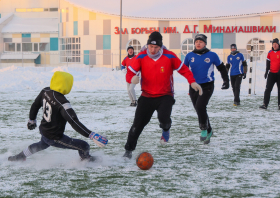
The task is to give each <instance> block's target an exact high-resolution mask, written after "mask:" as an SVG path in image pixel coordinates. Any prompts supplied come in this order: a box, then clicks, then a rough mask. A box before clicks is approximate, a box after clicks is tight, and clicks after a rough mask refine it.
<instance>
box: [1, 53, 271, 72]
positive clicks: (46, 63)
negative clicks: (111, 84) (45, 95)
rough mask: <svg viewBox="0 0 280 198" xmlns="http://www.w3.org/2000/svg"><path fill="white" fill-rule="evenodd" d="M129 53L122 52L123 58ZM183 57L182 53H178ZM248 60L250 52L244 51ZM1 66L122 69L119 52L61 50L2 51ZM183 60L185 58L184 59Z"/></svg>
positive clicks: (224, 57) (261, 58) (222, 55)
mask: <svg viewBox="0 0 280 198" xmlns="http://www.w3.org/2000/svg"><path fill="white" fill-rule="evenodd" d="M217 54H218V56H219V58H220V59H221V60H222V61H223V62H224V63H226V62H227V57H228V55H229V54H227V53H217ZM126 55H127V54H122V60H123V59H124V58H125V56H126ZM176 55H177V56H178V57H179V58H180V59H183V58H184V56H182V54H176ZM243 55H244V57H245V59H246V60H248V61H247V62H249V59H250V54H249V53H243ZM266 56H267V52H264V53H262V54H261V55H260V56H256V57H254V62H255V61H265V60H266ZM0 57H1V58H0V67H7V66H13V65H14V66H21V67H28V66H36V67H58V66H71V67H79V66H83V67H85V66H88V67H107V68H111V69H117V70H118V69H120V64H119V54H116V53H110V54H60V53H59V52H56V53H54V52H40V53H7V52H5V53H0ZM182 61H183V60H182Z"/></svg>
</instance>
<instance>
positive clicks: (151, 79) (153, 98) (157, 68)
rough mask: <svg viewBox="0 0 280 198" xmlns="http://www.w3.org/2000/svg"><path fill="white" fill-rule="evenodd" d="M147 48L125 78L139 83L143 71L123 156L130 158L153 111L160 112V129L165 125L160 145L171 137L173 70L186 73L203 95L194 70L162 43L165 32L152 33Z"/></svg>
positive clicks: (191, 82) (195, 88)
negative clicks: (193, 72)
mask: <svg viewBox="0 0 280 198" xmlns="http://www.w3.org/2000/svg"><path fill="white" fill-rule="evenodd" d="M146 47H147V48H144V49H143V48H142V50H143V51H142V52H140V53H139V54H138V55H137V57H136V60H135V61H134V62H133V64H132V65H131V66H129V67H128V70H127V75H126V79H127V82H129V83H130V82H131V83H133V84H137V83H139V76H137V75H136V74H137V73H138V72H139V71H141V88H142V94H141V96H140V97H139V99H138V106H137V108H136V112H135V118H134V121H133V124H132V126H131V128H130V131H129V133H128V138H127V142H126V144H125V150H126V151H125V154H124V155H123V157H125V158H129V159H130V158H131V157H132V151H133V150H135V148H136V144H137V140H138V138H139V136H140V134H141V132H142V131H143V129H144V127H145V126H146V125H147V124H148V123H149V121H150V119H151V117H152V115H153V113H154V111H157V113H158V120H159V122H160V125H159V126H160V128H162V137H161V140H160V143H161V144H166V143H167V142H168V140H169V135H170V127H171V118H170V116H171V111H172V106H173V104H174V103H175V100H174V88H173V84H174V82H173V70H177V71H178V72H179V73H180V74H181V75H182V76H184V77H185V78H186V79H187V80H188V82H189V83H190V84H191V87H192V88H193V89H194V90H195V91H199V94H200V95H201V94H202V90H201V87H200V86H199V85H198V84H197V83H196V82H195V79H194V78H193V74H192V72H191V71H190V70H189V69H188V67H186V65H184V64H183V63H182V62H181V61H180V59H179V58H178V57H177V56H176V55H175V54H174V53H173V52H171V51H169V50H167V49H166V48H165V47H164V46H163V45H162V35H161V34H160V33H159V32H153V33H151V34H150V36H149V39H148V42H147V46H146Z"/></svg>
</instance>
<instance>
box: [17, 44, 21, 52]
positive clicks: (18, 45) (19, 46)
mask: <svg viewBox="0 0 280 198" xmlns="http://www.w3.org/2000/svg"><path fill="white" fill-rule="evenodd" d="M17 52H21V43H17Z"/></svg>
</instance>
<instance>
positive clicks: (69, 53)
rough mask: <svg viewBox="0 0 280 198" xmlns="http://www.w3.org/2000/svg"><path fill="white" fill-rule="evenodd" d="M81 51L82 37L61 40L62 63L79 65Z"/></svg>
mask: <svg viewBox="0 0 280 198" xmlns="http://www.w3.org/2000/svg"><path fill="white" fill-rule="evenodd" d="M80 50H81V39H80V37H71V38H61V39H60V62H62V63H63V62H75V63H79V62H80V61H81V58H80V55H81V54H80V53H81V52H80Z"/></svg>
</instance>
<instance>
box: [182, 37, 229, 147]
mask: <svg viewBox="0 0 280 198" xmlns="http://www.w3.org/2000/svg"><path fill="white" fill-rule="evenodd" d="M194 45H195V49H194V50H193V51H192V52H190V53H188V54H187V56H186V57H185V61H184V63H185V65H187V66H188V67H190V68H191V71H192V72H193V75H194V78H195V81H196V82H197V83H198V84H199V85H200V86H201V88H202V90H203V95H199V94H198V93H197V92H196V90H195V89H194V88H193V87H192V86H190V89H189V94H190V97H191V100H192V103H193V106H194V108H195V110H196V112H197V115H198V122H199V128H200V129H201V134H200V141H203V142H204V144H208V143H209V142H210V138H211V136H212V135H213V131H212V127H211V125H210V121H209V117H208V114H207V110H206V109H207V105H208V102H209V100H210V98H211V96H212V94H213V91H214V80H215V78H214V65H215V66H216V67H217V69H218V71H219V72H220V73H221V75H222V79H223V81H224V83H223V85H222V89H228V88H229V78H228V74H227V70H226V67H225V65H224V63H223V62H221V60H220V59H219V57H218V55H217V54H216V53H215V52H211V51H210V50H209V49H207V48H206V45H207V36H205V35H204V34H197V35H196V36H195V39H194Z"/></svg>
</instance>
